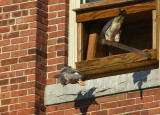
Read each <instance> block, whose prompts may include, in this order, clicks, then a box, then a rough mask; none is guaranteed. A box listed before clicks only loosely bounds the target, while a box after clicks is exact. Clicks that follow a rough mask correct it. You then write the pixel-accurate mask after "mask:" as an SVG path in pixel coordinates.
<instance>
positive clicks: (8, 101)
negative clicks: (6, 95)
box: [1, 98, 18, 105]
mask: <svg viewBox="0 0 160 115" xmlns="http://www.w3.org/2000/svg"><path fill="white" fill-rule="evenodd" d="M17 102H18V98H11V99H3V100H2V101H1V104H2V105H8V104H14V103H17Z"/></svg>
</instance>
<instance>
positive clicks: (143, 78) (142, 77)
mask: <svg viewBox="0 0 160 115" xmlns="http://www.w3.org/2000/svg"><path fill="white" fill-rule="evenodd" d="M150 73H151V71H150V70H147V71H140V72H135V73H134V74H133V76H132V77H133V83H134V84H136V83H137V85H138V89H139V91H140V97H141V99H143V90H142V86H143V83H145V82H147V79H148V75H149V74H150Z"/></svg>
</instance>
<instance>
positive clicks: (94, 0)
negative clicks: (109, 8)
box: [86, 0, 101, 3]
mask: <svg viewBox="0 0 160 115" xmlns="http://www.w3.org/2000/svg"><path fill="white" fill-rule="evenodd" d="M96 1H101V0H86V3H89V2H96Z"/></svg>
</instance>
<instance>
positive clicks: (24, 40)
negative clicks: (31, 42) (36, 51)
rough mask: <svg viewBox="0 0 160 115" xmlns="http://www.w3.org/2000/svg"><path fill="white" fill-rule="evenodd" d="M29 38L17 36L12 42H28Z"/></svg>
mask: <svg viewBox="0 0 160 115" xmlns="http://www.w3.org/2000/svg"><path fill="white" fill-rule="evenodd" d="M27 40H28V37H23V38H15V39H12V40H11V44H18V43H24V42H27Z"/></svg>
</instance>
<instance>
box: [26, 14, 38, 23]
mask: <svg viewBox="0 0 160 115" xmlns="http://www.w3.org/2000/svg"><path fill="white" fill-rule="evenodd" d="M36 19H37V16H36V15H35V16H27V17H24V23H26V22H33V21H36Z"/></svg>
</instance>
